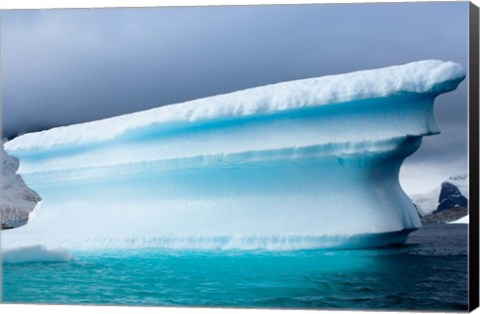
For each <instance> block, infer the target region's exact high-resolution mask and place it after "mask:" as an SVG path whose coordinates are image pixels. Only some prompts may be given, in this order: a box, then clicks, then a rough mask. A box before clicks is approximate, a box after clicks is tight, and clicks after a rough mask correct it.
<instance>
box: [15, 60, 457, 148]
mask: <svg viewBox="0 0 480 314" xmlns="http://www.w3.org/2000/svg"><path fill="white" fill-rule="evenodd" d="M464 77H465V71H464V70H463V68H462V67H461V66H460V65H459V64H457V63H454V62H443V61H439V60H425V61H419V62H412V63H408V64H405V65H397V66H390V67H386V68H381V69H374V70H365V71H358V72H352V73H347V74H339V75H329V76H323V77H317V78H309V79H303V80H296V81H290V82H283V83H278V84H272V85H267V86H261V87H256V88H251V89H246V90H242V91H237V92H233V93H229V94H224V95H218V96H213V97H207V98H203V99H198V100H193V101H188V102H184V103H179V104H174V105H169V106H164V107H159V108H155V109H151V110H146V111H141V112H136V113H133V114H127V115H122V116H117V117H113V118H108V119H103V120H98V121H93V122H89V123H82V124H76V125H71V126H67V127H59V128H53V129H51V130H48V131H42V132H37V133H30V134H25V135H23V136H20V137H18V138H15V139H14V140H12V141H10V142H8V143H6V148H7V150H23V149H32V148H49V147H56V146H63V145H72V144H83V143H91V142H96V141H101V140H108V139H112V138H115V137H116V136H117V135H119V134H122V133H124V132H125V131H127V130H132V129H138V128H144V127H148V126H151V125H161V124H167V125H168V124H175V123H184V122H196V121H205V120H215V119H229V118H238V117H241V116H252V115H264V114H271V113H274V112H281V111H287V110H291V109H299V108H305V107H316V106H324V105H333V104H342V103H347V102H350V101H353V100H362V99H369V98H384V97H392V96H396V95H402V94H408V93H413V94H420V93H428V94H431V95H432V96H436V95H438V94H441V93H445V92H448V91H451V90H453V89H455V88H456V87H457V85H458V84H459V83H460V82H461V81H462V80H463V79H464Z"/></svg>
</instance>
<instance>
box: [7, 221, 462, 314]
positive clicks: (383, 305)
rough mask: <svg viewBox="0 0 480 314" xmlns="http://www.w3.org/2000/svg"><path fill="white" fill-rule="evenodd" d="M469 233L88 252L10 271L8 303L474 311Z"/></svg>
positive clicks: (457, 229) (444, 229)
mask: <svg viewBox="0 0 480 314" xmlns="http://www.w3.org/2000/svg"><path fill="white" fill-rule="evenodd" d="M467 252H468V251H467V226H466V225H430V226H425V227H423V228H422V229H420V230H418V231H416V232H414V233H413V234H411V236H410V237H409V240H408V241H407V243H406V244H405V245H401V246H397V247H389V248H383V249H371V250H311V251H289V252H270V251H220V252H218V251H217V252H215V251H158V250H148V249H144V250H127V251H102V252H99V251H98V252H96V251H89V252H72V254H73V255H74V256H75V260H74V261H72V262H66V263H24V264H5V265H4V266H3V302H7V303H47V304H115V305H119V304H121V305H167V306H168V305H170V306H181V305H184V306H223V307H225V306H232V307H256V308H262V307H268V308H341V309H366V308H368V309H419V310H466V309H467V295H468V291H467Z"/></svg>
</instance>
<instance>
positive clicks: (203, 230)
mask: <svg viewBox="0 0 480 314" xmlns="http://www.w3.org/2000/svg"><path fill="white" fill-rule="evenodd" d="M464 77H465V72H464V71H463V69H462V68H461V66H460V65H458V64H456V63H453V62H442V61H437V60H427V61H420V62H414V63H409V64H406V65H402V66H393V67H387V68H383V69H376V70H368V71H359V72H353V73H348V74H342V75H333V76H325V77H320V78H311V79H306V80H298V81H292V82H284V83H279V84H273V85H268V86H262V87H257V88H252V89H248V90H244V91H238V92H234V93H230V94H225V95H219V96H214V97H209V98H204V99H199V100H194V101H189V102H185V103H181V104H176V105H171V106H166V107H160V108H156V109H152V110H147V111H143V112H137V113H133V114H128V115H123V116H118V117H113V118H109V119H104V120H99V121H93V122H88V123H83V124H77V125H71V126H67V127H60V128H54V129H51V130H48V131H43V132H37V133H31V134H25V135H23V136H20V137H18V138H15V139H14V140H12V141H10V142H8V143H6V144H5V148H6V150H7V151H8V152H9V153H10V154H12V155H15V156H16V157H18V158H19V160H20V168H19V170H18V172H19V173H20V174H21V175H22V177H23V178H24V180H25V182H26V183H27V184H28V185H29V186H31V187H32V188H33V189H35V190H36V191H37V192H38V193H39V194H40V195H41V196H42V199H43V201H42V206H41V208H40V209H39V210H38V212H37V211H36V218H35V220H33V221H31V222H29V223H28V224H27V225H26V226H24V227H22V228H18V229H14V230H8V231H3V232H2V237H1V240H2V245H3V247H4V248H6V249H10V248H17V247H25V246H35V245H44V246H46V247H64V248H66V249H74V250H80V249H99V248H140V247H142V248H143V247H151V248H152V247H156V248H179V249H274V250H285V249H288V250H290V249H314V248H325V247H348V248H350V247H353V248H358V247H372V246H382V245H387V244H390V243H401V242H404V241H405V240H406V238H407V236H408V233H409V232H411V231H412V230H415V229H416V228H419V227H420V225H421V223H420V220H419V217H418V214H417V212H416V209H415V207H414V205H413V204H412V202H411V200H410V199H409V198H408V196H407V195H406V194H405V193H404V192H403V190H402V189H401V187H400V184H399V182H398V173H399V170H400V167H401V165H402V163H403V161H404V159H405V158H406V157H408V156H409V155H411V154H412V153H414V152H415V151H416V150H417V149H418V147H419V146H420V144H421V139H422V137H423V136H426V135H433V134H437V133H438V132H439V130H438V128H437V125H436V123H435V119H434V116H433V103H434V99H435V97H436V96H438V95H439V94H441V93H446V92H449V91H451V90H454V89H455V88H456V87H457V85H458V84H459V83H460V82H461V81H462V80H463V79H464ZM347 217H348V219H346V218H347Z"/></svg>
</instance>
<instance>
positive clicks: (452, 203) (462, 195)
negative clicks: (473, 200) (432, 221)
mask: <svg viewBox="0 0 480 314" xmlns="http://www.w3.org/2000/svg"><path fill="white" fill-rule="evenodd" d="M410 198H411V199H412V201H413V202H414V203H415V205H416V206H417V208H418V212H419V214H420V216H422V217H424V216H428V215H431V214H433V213H438V212H441V211H444V210H447V209H451V208H457V207H462V208H467V206H468V198H469V189H468V174H463V175H456V176H452V177H450V178H448V179H447V180H446V181H444V182H442V183H441V184H440V185H439V186H438V187H437V188H435V189H434V190H432V191H430V192H429V193H426V194H414V195H411V196H410Z"/></svg>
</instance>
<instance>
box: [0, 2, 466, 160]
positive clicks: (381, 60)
mask: <svg viewBox="0 0 480 314" xmlns="http://www.w3.org/2000/svg"><path fill="white" fill-rule="evenodd" d="M467 16H468V3H408V4H407V3H403V4H402V3H400V4H343V5H340V4H330V5H325V4H323V5H298V6H251V7H248V6H245V7H196V8H195V7H194V8H145V9H90V10H88V9H86V10H30V11H3V12H2V16H1V17H2V19H1V36H2V37H1V39H2V44H1V55H2V59H1V74H2V80H1V84H2V91H3V97H2V102H3V103H2V105H3V130H4V134H5V135H7V136H13V135H15V134H17V133H21V132H30V131H36V130H41V129H45V128H50V127H53V126H59V125H67V124H72V123H78V122H84V121H90V120H94V119H99V118H105V117H110V116H113V115H118V114H123V113H129V112H134V111H138V110H142V109H147V108H152V107H157V106H160V105H165V104H169V103H175V102H180V101H185V100H190V99H194V98H198V97H204V96H209V95H215V94H219V93H225V92H229V91H234V90H238V89H244V88H248V87H253V86H257V85H262V84H269V83H275V82H280V81H285V80H292V79H299V78H307V77H312V76H321V75H325V74H334V73H342V72H348V71H354V70H359V69H367V68H375V67H382V66H387V65H391V64H402V63H406V62H411V61H416V60H421V59H441V60H453V61H456V62H459V63H460V64H462V65H463V66H464V67H465V68H466V67H467V52H468V51H467V49H468V33H467V31H468V20H467ZM466 91H467V89H466V83H465V82H464V83H462V85H461V86H460V87H459V89H458V90H456V91H455V92H453V93H450V94H448V95H443V96H441V97H440V98H439V99H438V102H437V104H436V114H437V119H438V123H439V125H440V127H441V129H442V131H443V133H442V135H440V136H437V137H431V138H427V139H425V141H424V145H423V147H422V148H421V150H420V151H419V152H418V153H417V154H416V155H414V156H413V157H412V158H411V159H410V161H409V162H422V160H425V159H431V158H436V160H443V161H445V162H449V161H451V160H456V162H457V161H458V160H459V159H462V160H464V163H466V144H467V142H466V134H467V133H466V130H467V127H466V117H467V108H466ZM452 146H455V147H454V148H452Z"/></svg>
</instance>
